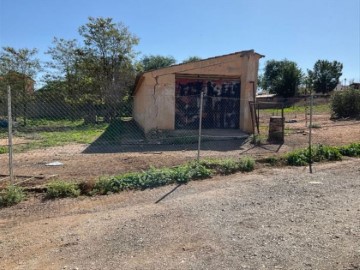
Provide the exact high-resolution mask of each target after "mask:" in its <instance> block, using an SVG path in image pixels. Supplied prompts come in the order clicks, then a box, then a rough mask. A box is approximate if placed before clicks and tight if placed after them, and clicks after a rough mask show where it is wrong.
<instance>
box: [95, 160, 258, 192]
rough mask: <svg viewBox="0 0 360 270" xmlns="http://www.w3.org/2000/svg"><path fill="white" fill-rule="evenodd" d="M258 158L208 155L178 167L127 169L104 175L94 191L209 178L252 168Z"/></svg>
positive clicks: (147, 186) (115, 190) (136, 187)
mask: <svg viewBox="0 0 360 270" xmlns="http://www.w3.org/2000/svg"><path fill="white" fill-rule="evenodd" d="M254 166H255V161H254V160H253V159H250V158H243V159H239V160H234V159H225V160H221V159H208V160H202V161H200V162H199V163H197V162H191V163H187V164H185V165H181V166H177V167H174V168H161V169H155V168H151V169H149V170H147V171H144V172H141V173H127V174H123V175H119V176H113V177H110V178H103V179H100V180H99V181H98V182H96V183H95V186H94V189H93V191H92V193H93V194H108V193H116V192H120V191H123V190H129V189H141V190H143V189H146V188H154V187H159V186H164V185H168V184H174V183H178V184H181V183H187V182H188V181H190V180H198V179H204V178H209V177H210V176H211V175H212V174H216V173H219V174H230V173H234V172H238V171H242V172H249V171H252V170H253V169H254Z"/></svg>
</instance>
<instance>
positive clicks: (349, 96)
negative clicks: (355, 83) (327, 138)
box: [331, 89, 360, 118]
mask: <svg viewBox="0 0 360 270" xmlns="http://www.w3.org/2000/svg"><path fill="white" fill-rule="evenodd" d="M331 110H332V113H333V117H334V118H360V91H359V90H355V89H349V90H345V91H341V92H336V93H334V95H333V96H332V99H331Z"/></svg>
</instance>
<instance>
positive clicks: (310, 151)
mask: <svg viewBox="0 0 360 270" xmlns="http://www.w3.org/2000/svg"><path fill="white" fill-rule="evenodd" d="M313 102H314V101H313V95H312V94H311V96H310V124H309V170H310V173H312V149H311V143H312V142H311V140H312V138H311V135H312V134H311V131H312V116H313V115H312V114H313Z"/></svg>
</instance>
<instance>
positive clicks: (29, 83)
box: [0, 71, 35, 94]
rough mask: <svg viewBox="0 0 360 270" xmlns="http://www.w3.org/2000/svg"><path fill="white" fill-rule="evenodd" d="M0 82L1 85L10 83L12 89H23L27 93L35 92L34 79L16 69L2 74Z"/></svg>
mask: <svg viewBox="0 0 360 270" xmlns="http://www.w3.org/2000/svg"><path fill="white" fill-rule="evenodd" d="M0 84H1V85H3V86H7V85H10V86H11V87H12V89H21V91H22V90H25V91H26V92H27V93H28V94H33V93H34V92H35V88H34V86H35V81H34V80H33V79H32V78H31V77H30V76H28V75H24V74H21V73H19V72H16V71H10V72H8V73H7V74H6V75H4V76H0Z"/></svg>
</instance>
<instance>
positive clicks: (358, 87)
mask: <svg viewBox="0 0 360 270" xmlns="http://www.w3.org/2000/svg"><path fill="white" fill-rule="evenodd" d="M349 87H350V88H353V89H358V90H359V89H360V83H356V82H353V83H352V84H350V85H349Z"/></svg>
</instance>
